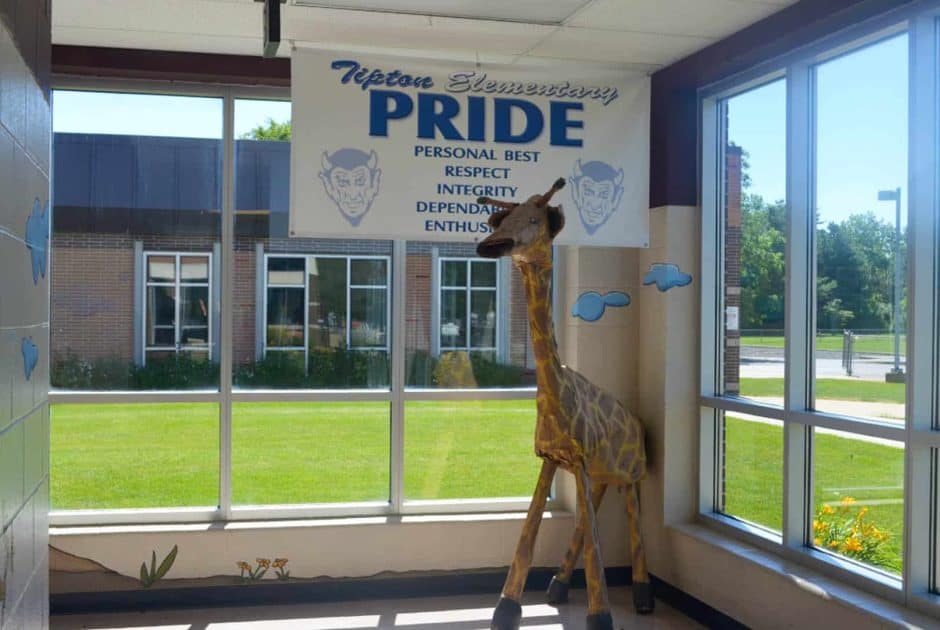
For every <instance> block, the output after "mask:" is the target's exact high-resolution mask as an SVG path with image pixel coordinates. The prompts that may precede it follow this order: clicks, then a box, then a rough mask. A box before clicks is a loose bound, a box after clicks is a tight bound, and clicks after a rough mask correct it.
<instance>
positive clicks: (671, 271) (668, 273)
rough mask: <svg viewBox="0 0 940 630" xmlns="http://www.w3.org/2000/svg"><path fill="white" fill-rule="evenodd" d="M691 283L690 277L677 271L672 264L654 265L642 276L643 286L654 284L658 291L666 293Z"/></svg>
mask: <svg viewBox="0 0 940 630" xmlns="http://www.w3.org/2000/svg"><path fill="white" fill-rule="evenodd" d="M690 282H692V276H691V275H689V274H687V273H685V272H684V271H680V270H679V265H676V264H674V263H654V264H652V265H650V270H649V271H647V272H646V275H644V276H643V286H648V285H651V284H655V285H656V288H657V289H659V290H660V291H663V292H665V291H668V290H669V289H672V288H674V287H684V286H686V285H687V284H689V283H690Z"/></svg>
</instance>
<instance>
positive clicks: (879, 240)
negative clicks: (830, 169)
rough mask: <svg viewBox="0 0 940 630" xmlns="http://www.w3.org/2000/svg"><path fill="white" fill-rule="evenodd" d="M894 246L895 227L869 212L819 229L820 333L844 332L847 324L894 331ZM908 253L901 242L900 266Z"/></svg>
mask: <svg viewBox="0 0 940 630" xmlns="http://www.w3.org/2000/svg"><path fill="white" fill-rule="evenodd" d="M894 240H895V239H894V226H893V225H891V224H889V223H888V222H886V221H882V220H881V219H879V218H878V217H876V216H875V215H874V214H873V213H871V212H866V213H858V214H852V215H850V216H849V217H848V218H846V219H844V220H842V221H841V222H839V223H834V222H830V223H829V224H828V225H826V226H825V227H817V229H816V261H817V267H816V276H817V289H816V293H817V300H816V304H817V312H816V317H817V321H818V322H819V324H820V327H831V328H841V327H843V326H845V325H846V324H848V323H849V322H851V324H852V326H854V327H855V328H862V329H887V328H890V327H891V317H892V311H893V307H892V305H893V303H894V255H895V242H894ZM904 250H905V246H904V242H903V238H902V242H901V243H900V255H901V260H902V266H903V261H904V257H905V251H904ZM834 315H835V316H836V317H835V321H834V320H833V316H834ZM833 324H837V325H833Z"/></svg>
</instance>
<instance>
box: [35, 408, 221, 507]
mask: <svg viewBox="0 0 940 630" xmlns="http://www.w3.org/2000/svg"><path fill="white" fill-rule="evenodd" d="M49 462H50V466H51V471H50V484H51V493H52V496H51V500H52V507H53V508H54V509H57V510H72V509H76V510H77V509H117V508H155V507H193V506H205V507H214V506H216V505H218V488H219V406H218V405H216V404H214V403H147V404H127V405H110V404H109V405H105V404H102V405H87V404H82V405H52V435H51V455H50V459H49Z"/></svg>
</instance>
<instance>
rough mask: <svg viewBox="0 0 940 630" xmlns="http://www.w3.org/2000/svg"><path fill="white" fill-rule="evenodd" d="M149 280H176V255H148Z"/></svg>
mask: <svg viewBox="0 0 940 630" xmlns="http://www.w3.org/2000/svg"><path fill="white" fill-rule="evenodd" d="M147 280H148V281H149V282H176V256H148V257H147Z"/></svg>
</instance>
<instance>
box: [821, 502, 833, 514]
mask: <svg viewBox="0 0 940 630" xmlns="http://www.w3.org/2000/svg"><path fill="white" fill-rule="evenodd" d="M833 512H835V510H834V509H832V506H831V505H829V504H828V503H826V504H825V505H823V506H822V513H823V514H832V513H833Z"/></svg>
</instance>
